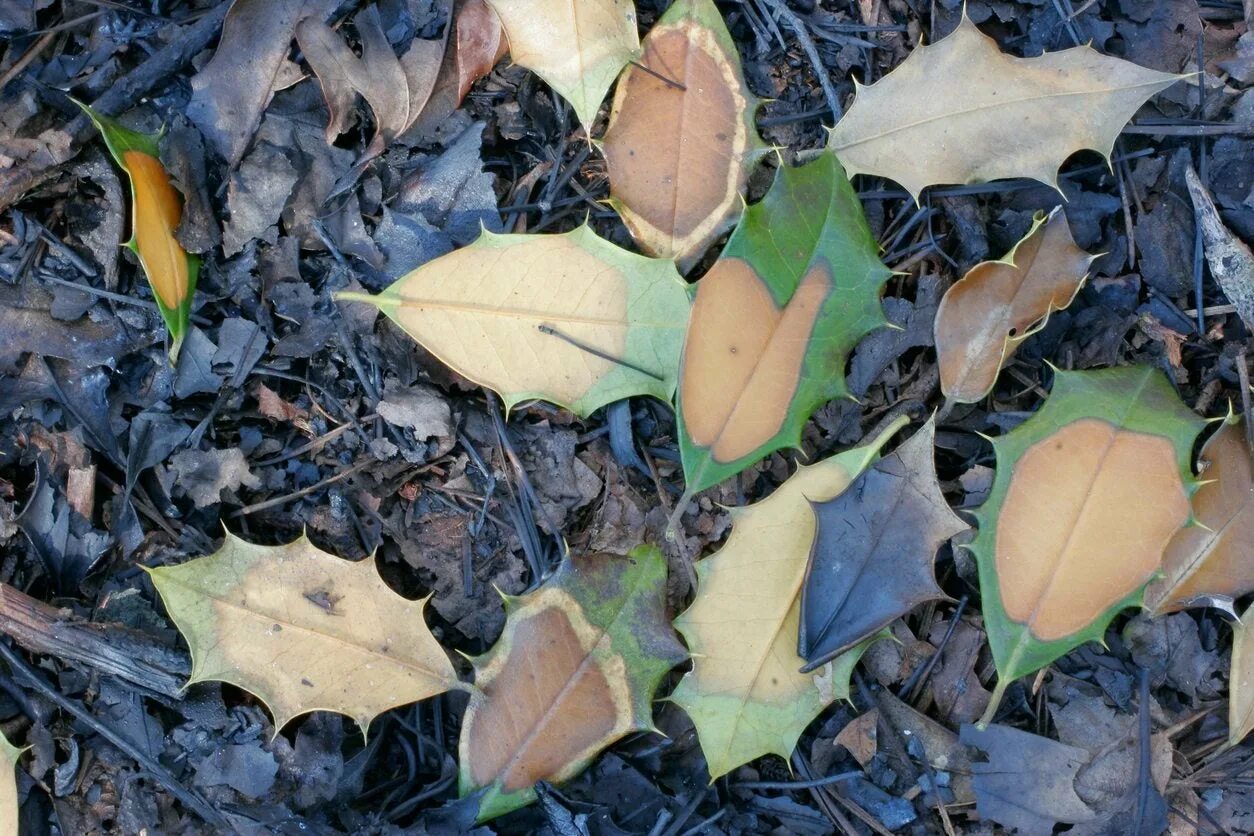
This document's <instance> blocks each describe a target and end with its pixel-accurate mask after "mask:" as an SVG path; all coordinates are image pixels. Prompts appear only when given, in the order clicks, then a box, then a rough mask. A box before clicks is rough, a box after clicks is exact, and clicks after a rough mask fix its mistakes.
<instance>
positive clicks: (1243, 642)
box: [1228, 604, 1254, 746]
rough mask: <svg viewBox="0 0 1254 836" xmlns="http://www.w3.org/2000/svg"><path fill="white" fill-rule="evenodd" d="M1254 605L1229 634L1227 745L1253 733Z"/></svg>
mask: <svg viewBox="0 0 1254 836" xmlns="http://www.w3.org/2000/svg"><path fill="white" fill-rule="evenodd" d="M1251 625H1254V604H1252V605H1250V607H1249V608H1247V609H1246V611H1245V614H1244V615H1242V616H1241V621H1240V623H1238V624H1237V625H1236V626H1235V628H1234V629H1233V632H1232V672H1231V674H1230V675H1229V677H1228V745H1230V746H1235V745H1237V744H1238V743H1240V742H1241V741H1242V740H1244V739H1245V736H1246V735H1247V734H1249V733H1250V732H1252V731H1254V626H1251Z"/></svg>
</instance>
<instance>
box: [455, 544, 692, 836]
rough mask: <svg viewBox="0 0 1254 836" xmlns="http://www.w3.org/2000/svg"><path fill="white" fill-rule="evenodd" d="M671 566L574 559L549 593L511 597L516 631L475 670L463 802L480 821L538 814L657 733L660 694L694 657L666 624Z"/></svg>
mask: <svg viewBox="0 0 1254 836" xmlns="http://www.w3.org/2000/svg"><path fill="white" fill-rule="evenodd" d="M665 598H666V560H665V558H664V557H663V556H662V553H661V552H660V551H658V550H657V549H656V548H654V547H652V546H638V547H637V548H635V549H633V550H632V552H631V553H630V554H629V555H628V556H627V557H619V556H616V555H591V556H587V557H571V558H569V559H567V560H566V562H564V563H563V564H562V565H561V567H560V568H559V569H558V571H557V572H556V573H555V574H554V575H553V577H551V578H550V579H549V580H548V581H547V582H546V583H545V584H544V585H543V586H542V587H540V588H539V589H538V590H536V591H534V592H531V593H528V594H527V595H523V596H521V597H518V598H514V597H511V596H505V609H506V613H507V620H506V622H505V631H504V633H502V634H501V638H500V640H499V641H498V642H497V643H496V645H495V646H493V648H492V649H491V650H489V651H488V652H487V653H485V654H484V655H483V656H480V657H478V658H477V659H474V660H473V662H474V666H475V684H476V686H478V687H477V689H476V690H475V691H474V692H473V693H472V695H471V698H470V702H469V704H468V705H467V706H466V714H465V717H464V719H463V720H462V736H461V746H460V761H461V781H460V785H461V794H462V795H463V796H466V795H470V794H472V793H482V796H481V798H480V806H479V820H480V821H486V820H487V819H490V818H494V817H495V816H499V815H502V814H504V813H508V812H509V811H510V810H514V809H517V808H518V807H522V806H524V805H526V804H529V803H530V802H531V801H532V800H534V799H535V791H534V789H533V787H534V785H535V783H536V782H537V781H552V782H561V781H566V780H568V779H570V778H572V777H574V776H575V775H577V774H578V773H579V772H581V771H582V770H583V769H584V767H586V766H587V765H588V763H589V762H590V761H591V760H592V758H594V757H595V756H596V755H597V753H598V752H600V751H601V750H602V749H604V748H605V747H606V746H609V745H610V744H611V743H613V742H614V741H616V740H618V739H619V738H621V737H622V736H623V735H626V734H628V733H630V732H633V731H649V730H652V729H653V721H652V716H653V709H652V702H653V692H654V691H656V690H657V687H658V684H659V683H660V682H661V680H662V677H663V676H665V675H666V672H667V671H669V670H670V669H671V668H672V667H674V666H675V665H677V664H679V663H680V662H681V661H683V660H684V659H686V658H687V656H688V654H687V653H686V652H685V651H684V649H683V647H682V645H680V643H679V640H678V639H677V638H676V637H675V633H674V630H672V629H671V625H670V623H669V622H668V621H667V620H666V613H665Z"/></svg>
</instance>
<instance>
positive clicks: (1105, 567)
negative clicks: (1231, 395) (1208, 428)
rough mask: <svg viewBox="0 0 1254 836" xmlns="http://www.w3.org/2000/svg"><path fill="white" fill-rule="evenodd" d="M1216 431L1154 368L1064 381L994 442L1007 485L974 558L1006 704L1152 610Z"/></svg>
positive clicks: (1000, 489)
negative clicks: (1201, 453)
mask: <svg viewBox="0 0 1254 836" xmlns="http://www.w3.org/2000/svg"><path fill="white" fill-rule="evenodd" d="M1204 424H1205V421H1204V420H1203V419H1201V418H1199V417H1197V416H1196V415H1194V414H1193V412H1192V411H1191V410H1189V409H1188V408H1186V407H1185V406H1184V404H1182V403H1181V402H1180V399H1179V398H1178V397H1177V396H1176V393H1175V392H1174V391H1173V390H1172V388H1171V386H1170V384H1168V382H1167V380H1166V378H1165V377H1164V376H1163V375H1162V373H1161V372H1159V371H1157V370H1155V369H1154V368H1152V367H1149V366H1133V367H1124V368H1116V369H1105V370H1100V371H1086V372H1064V371H1059V372H1057V373H1056V375H1055V378H1054V387H1053V392H1052V393H1051V394H1050V396H1049V398H1048V399H1047V400H1046V401H1045V404H1044V406H1042V407H1041V408H1040V410H1039V411H1038V412H1037V413H1036V414H1035V415H1033V416H1032V417H1031V418H1029V419H1028V420H1027V421H1025V422H1024V423H1023V424H1021V425H1020V426H1018V427H1017V428H1015V429H1014V430H1012V431H1011V432H1009V433H1007V434H1006V435H1004V436H1001V437H1000V438H996V439H994V440H993V442H992V444H993V449H994V451H995V452H996V455H997V473H996V476H995V477H994V480H993V487H992V489H991V491H990V493H989V497H988V500H987V501H986V502H985V503H984V505H983V506H981V507H980V509H979V511H978V512H976V518H977V520H978V521H979V528H980V533H979V536H978V537H977V538H976V539H975V541H974V542H973V543H972V544H971V546H970V548H971V550H972V552H973V553H974V554H975V557H976V560H977V561H978V563H979V572H980V593H981V597H982V600H983V609H984V623H985V627H986V628H987V630H988V637H989V644H990V645H991V647H992V650H993V660H994V661H995V662H996V664H997V671H998V676H999V681H998V683H997V692H996V693H995V697H1000V695H1001V693H1003V692H1004V690H1005V687H1006V685H1007V684H1008V683H1009V682H1010V681H1013V680H1014V679H1017V678H1018V677H1020V676H1024V675H1026V674H1029V673H1031V672H1033V671H1035V670H1037V669H1039V668H1041V667H1044V666H1045V665H1048V664H1049V663H1050V662H1052V661H1053V660H1054V659H1057V658H1058V657H1059V656H1061V655H1063V654H1064V653H1066V652H1067V651H1069V650H1071V649H1072V648H1074V647H1078V646H1079V645H1081V644H1083V643H1084V642H1086V641H1090V640H1100V639H1101V638H1102V635H1103V633H1104V631H1105V629H1106V626H1107V625H1108V624H1109V623H1110V620H1111V619H1112V618H1114V617H1115V615H1116V614H1117V613H1118V612H1119V611H1120V610H1122V609H1124V608H1125V607H1132V606H1139V605H1140V604H1141V601H1142V597H1143V592H1144V590H1145V587H1146V585H1147V584H1148V583H1149V582H1150V580H1151V579H1152V578H1153V577H1154V575H1155V574H1156V573H1157V572H1158V569H1159V566H1160V565H1161V564H1162V559H1163V552H1164V549H1165V548H1166V546H1167V544H1168V542H1169V541H1170V540H1171V538H1172V537H1173V536H1175V534H1176V532H1177V531H1179V530H1180V529H1181V528H1182V527H1183V526H1184V525H1185V524H1186V523H1187V522H1188V520H1189V496H1190V495H1191V494H1192V492H1193V491H1194V490H1195V489H1196V483H1195V480H1194V479H1193V475H1192V467H1191V461H1192V449H1193V441H1194V439H1195V437H1196V436H1197V434H1198V432H1200V431H1201V428H1202V427H1203V426H1204ZM996 703H997V699H996V698H995V699H994V700H993V703H992V704H991V705H990V708H989V712H988V713H986V715H985V717H986V718H988V717H989V716H990V715H991V713H992V712H993V711H994V710H995V708H996Z"/></svg>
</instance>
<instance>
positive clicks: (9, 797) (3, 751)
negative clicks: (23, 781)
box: [0, 734, 30, 836]
mask: <svg viewBox="0 0 1254 836" xmlns="http://www.w3.org/2000/svg"><path fill="white" fill-rule="evenodd" d="M29 748H30V747H29V746H25V747H23V748H21V749H19V748H17V747H16V746H14V745H13V744H12V743H10V742H9V740H8V738H7V737H5V736H4V735H3V734H0V833H4V834H12V836H17V834H18V833H19V831H18V826H17V823H18V798H17V780H16V778H15V773H16V771H17V761H18V758H20V757H21V756H22V753H23V752H25V751H26V750H27V749H29Z"/></svg>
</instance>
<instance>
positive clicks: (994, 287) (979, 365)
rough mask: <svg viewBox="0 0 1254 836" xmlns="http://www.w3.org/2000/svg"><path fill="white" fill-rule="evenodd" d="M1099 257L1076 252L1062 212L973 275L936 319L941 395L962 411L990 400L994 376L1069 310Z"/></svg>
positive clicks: (948, 297)
mask: <svg viewBox="0 0 1254 836" xmlns="http://www.w3.org/2000/svg"><path fill="white" fill-rule="evenodd" d="M1093 259H1094V256H1091V255H1089V254H1088V253H1086V252H1084V250H1082V249H1080V248H1079V247H1077V246H1076V244H1075V241H1074V239H1072V237H1071V228H1070V227H1069V226H1068V225H1067V217H1066V215H1064V214H1063V213H1062V207H1058V208H1056V209H1054V211H1052V212H1050V214H1049V217H1048V218H1046V217H1045V216H1044V215H1043V214H1038V216H1037V217H1036V218H1035V219H1034V221H1033V223H1032V228H1031V229H1030V230H1029V231H1028V234H1027V235H1025V236H1024V237H1023V240H1021V241H1020V242H1019V243H1017V244H1015V246H1014V249H1012V250H1011V251H1010V252H1008V253H1006V255H1005V256H1004V257H1002V258H1001V259H1000V260H998V261H985V262H981V263H980V264H977V265H975V266H974V267H972V268H971V269H970V270H969V271H968V272H967V274H966V275H965V276H963V277H962V280H961V281H959V282H957V283H956V284H954V285H953V286H952V287H951V288H949V290H948V292H946V293H945V297H944V298H943V299H942V300H941V303H940V307H939V308H938V309H937V312H936V326H935V328H936V353H937V357H938V362H939V365H940V378H941V389H942V390H943V391H944V393H945V396H946V397H947V398H949V399H950V400H952V401H956V402H958V403H973V402H975V401H978V400H979V399H980V398H982V397H984V396H985V395H987V394H988V392H989V390H991V389H992V388H993V384H994V383H996V382H997V374H998V372H1000V371H1001V368H1002V366H1004V365H1005V364H1006V361H1007V360H1009V359H1010V358H1011V357H1012V356H1013V355H1014V353H1015V350H1016V349H1018V347H1019V345H1020V344H1021V343H1022V342H1023V341H1024V340H1026V339H1027V338H1028V337H1030V336H1032V334H1034V333H1036V332H1037V331H1039V330H1040V329H1041V328H1043V327H1045V323H1046V321H1047V320H1048V319H1049V315H1050V314H1051V313H1053V312H1054V311H1057V310H1061V309H1063V308H1065V307H1067V306H1068V305H1070V304H1071V300H1072V299H1074V298H1075V296H1076V294H1077V293H1079V292H1080V288H1081V287H1082V286H1083V285H1084V280H1085V278H1087V277H1088V272H1089V265H1090V264H1092V262H1093Z"/></svg>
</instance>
